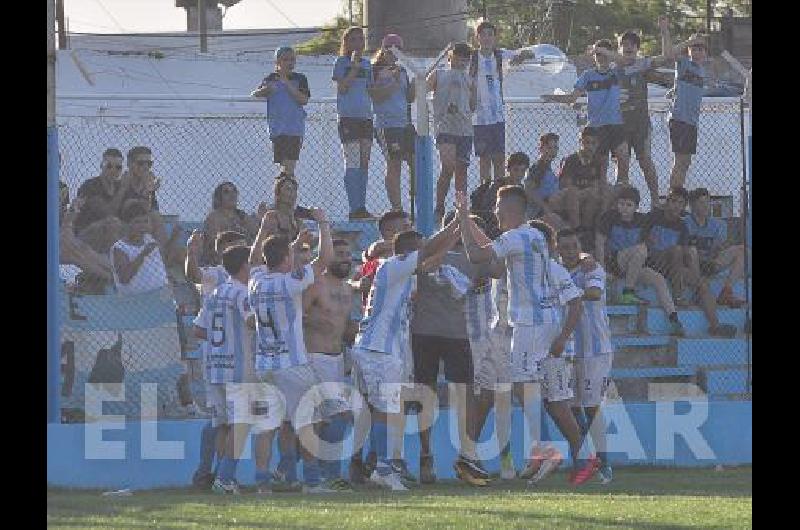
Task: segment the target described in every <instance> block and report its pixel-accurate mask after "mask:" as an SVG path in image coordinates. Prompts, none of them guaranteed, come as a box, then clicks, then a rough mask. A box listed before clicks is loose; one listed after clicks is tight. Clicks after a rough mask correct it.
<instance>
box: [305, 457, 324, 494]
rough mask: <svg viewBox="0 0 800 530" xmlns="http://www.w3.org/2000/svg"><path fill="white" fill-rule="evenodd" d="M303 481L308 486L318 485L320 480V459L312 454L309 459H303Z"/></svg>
mask: <svg viewBox="0 0 800 530" xmlns="http://www.w3.org/2000/svg"><path fill="white" fill-rule="evenodd" d="M303 482H305V483H306V486H312V487H313V486H318V485H319V483H320V482H321V480H320V469H319V460H318V459H317V457H315V456H312V457H311V458H309V459H308V460H306V459H303Z"/></svg>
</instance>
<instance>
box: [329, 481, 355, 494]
mask: <svg viewBox="0 0 800 530" xmlns="http://www.w3.org/2000/svg"><path fill="white" fill-rule="evenodd" d="M327 485H328V487H329V488H330V489H332V490H334V491H353V486H351V485H350V483H349V482H347V481H346V480H345V479H343V478H335V479H333V480H331V481H330V482H328V484H327Z"/></svg>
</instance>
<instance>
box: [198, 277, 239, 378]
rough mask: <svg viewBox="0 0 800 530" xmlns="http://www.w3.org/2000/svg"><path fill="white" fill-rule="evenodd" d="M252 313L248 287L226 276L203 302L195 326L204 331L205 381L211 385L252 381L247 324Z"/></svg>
mask: <svg viewBox="0 0 800 530" xmlns="http://www.w3.org/2000/svg"><path fill="white" fill-rule="evenodd" d="M252 314H253V311H252V310H251V308H250V302H249V300H248V296H247V286H246V285H245V284H243V283H242V282H240V281H238V280H236V279H229V280H228V281H226V282H225V283H223V284H222V285H220V286H219V287H217V288H216V289H214V291H213V292H212V293H211V295H210V296H208V297H207V298H206V299H205V300H204V302H203V307H202V309H200V313H199V314H198V315H197V318H196V319H195V325H196V326H198V327H201V328H203V329H205V330H206V336H207V340H206V341H205V342H206V344H205V348H204V354H205V364H206V370H205V372H206V381H208V382H209V383H213V384H221V383H245V382H250V381H252V375H253V370H252V365H253V347H252V346H253V332H252V330H251V329H249V328H248V327H247V325H246V321H247V318H248V317H249V316H250V315H252Z"/></svg>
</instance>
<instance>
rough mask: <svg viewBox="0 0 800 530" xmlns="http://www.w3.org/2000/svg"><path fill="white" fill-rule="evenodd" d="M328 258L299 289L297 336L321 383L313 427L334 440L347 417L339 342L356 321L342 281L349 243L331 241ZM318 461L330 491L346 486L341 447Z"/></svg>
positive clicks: (342, 431) (347, 397)
mask: <svg viewBox="0 0 800 530" xmlns="http://www.w3.org/2000/svg"><path fill="white" fill-rule="evenodd" d="M333 250H334V254H333V260H332V261H331V262H330V263H329V264H328V267H327V269H326V270H325V273H324V274H322V275H320V276H316V277H315V278H314V283H313V284H311V287H309V288H308V289H307V290H306V291H305V292H304V293H303V334H304V336H305V341H306V348H307V350H308V352H309V353H308V359H309V361H310V363H311V366H312V367H313V368H314V371H315V372H316V373H317V375H318V376H319V378H320V380H321V381H322V383H323V385H325V386H324V388H323V394H324V397H325V400H326V401H325V405H326V408H325V415H326V416H327V417H326V418H325V422H324V423H322V424H320V425H319V428H320V438H321V439H322V440H323V441H325V442H327V443H329V444H340V443H341V442H342V440H343V439H344V435H345V431H346V429H347V424H348V423H349V421H350V419H351V418H350V414H349V411H350V404H349V401H350V395H349V386H346V385H344V381H345V373H344V372H345V368H344V358H343V357H344V340H345V336H346V335H348V334H351V335H350V336H352V335H355V331H356V330H355V329H354V328H355V327H356V326H357V324H356V323H355V322H354V321H352V320H350V310H351V308H352V305H353V294H354V293H353V292H354V289H353V287H352V286H351V285H350V284H348V283H347V278H348V277H349V276H350V270H351V269H352V256H351V251H350V244H349V243H348V242H347V241H346V240H344V239H334V240H333ZM324 456H325V458H323V459H322V462H321V468H322V478H323V480H325V482H326V484H327V485H328V486H329V487H330V488H331V489H336V490H349V489H351V488H350V485H349V483H348V482H347V481H346V480H344V479H343V478H342V477H341V471H342V470H341V457H342V454H341V450H339V451H338V452H337V451H332V452H331V453H329V454H325V455H324Z"/></svg>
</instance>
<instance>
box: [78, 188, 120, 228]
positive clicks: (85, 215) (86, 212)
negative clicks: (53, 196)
mask: <svg viewBox="0 0 800 530" xmlns="http://www.w3.org/2000/svg"><path fill="white" fill-rule="evenodd" d="M118 187H119V184H118V183H116V182H115V183H114V186H113V190H112V191H111V193H108V191H107V190H106V187H105V185H103V181H102V178H101V177H94V178H90V179H89V180H87V181H86V182H84V183H83V184H81V187H80V188H78V195H77V196H78V197H80V198H82V199H87V202H86V203H85V204H84V206H83V208H81V211H80V213H78V216H77V217H76V218H75V232H80V231H81V230H83V229H84V228H86V227H87V226H89V225H90V224H92V223H94V222H96V221H99V220H101V219H105V218H106V217H108V212H107V211H106V210H103V209H102V208H98V207H97V206H96V205H93V204H92V202H102V203H105V204H108V203H110V202H111V201H112V200H113V199H114V194H115V193H116V192H117V189H118ZM89 199H97V200H96V201H90V200H89ZM114 213H117V212H114Z"/></svg>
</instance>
